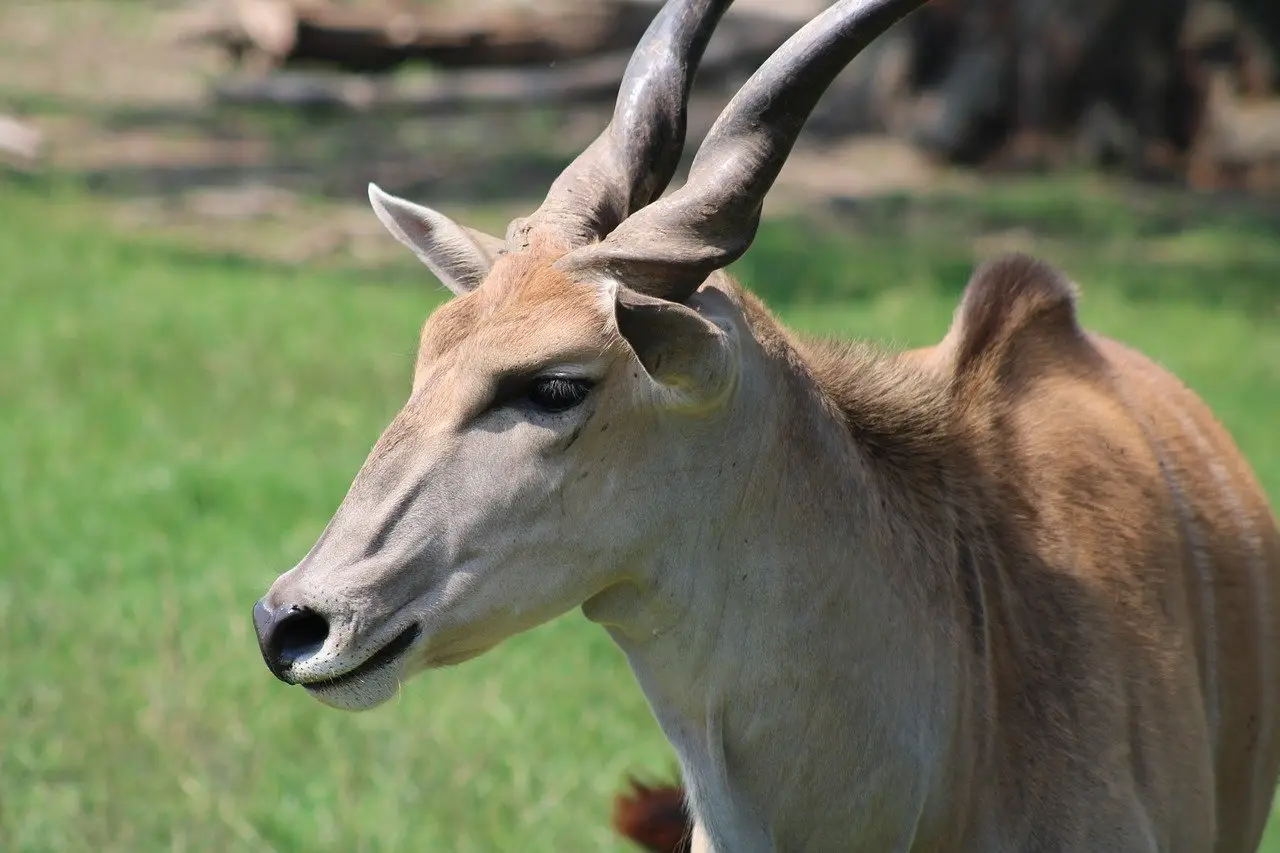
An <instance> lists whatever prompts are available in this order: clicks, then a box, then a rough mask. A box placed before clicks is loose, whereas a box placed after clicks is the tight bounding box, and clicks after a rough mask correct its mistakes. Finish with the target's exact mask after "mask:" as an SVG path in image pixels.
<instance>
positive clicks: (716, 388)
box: [614, 288, 737, 400]
mask: <svg viewBox="0 0 1280 853" xmlns="http://www.w3.org/2000/svg"><path fill="white" fill-rule="evenodd" d="M697 299H698V297H697V296H695V297H693V299H691V300H690V301H691V302H692V301H696V300H697ZM614 318H615V320H616V322H617V325H618V331H619V332H620V333H621V334H622V337H623V338H624V339H625V340H626V341H627V343H628V344H630V345H631V349H632V351H633V352H634V353H635V354H636V358H637V359H638V360H639V361H640V364H641V365H642V366H643V367H644V369H645V371H646V372H647V373H648V374H649V376H650V377H652V378H653V379H654V380H655V381H656V382H658V383H660V384H662V385H665V386H667V387H669V388H672V389H675V390H679V391H684V392H689V393H692V394H694V395H696V396H697V397H699V398H702V399H704V400H706V399H708V398H714V397H719V396H721V395H722V394H724V393H725V392H726V391H728V390H729V389H730V388H731V387H732V385H733V382H734V380H735V378H736V375H737V373H736V369H735V368H736V363H735V359H734V355H733V354H734V351H735V350H734V347H733V340H732V338H731V337H730V335H729V334H728V333H726V332H725V330H724V329H722V328H720V327H719V326H717V325H716V324H715V323H713V322H711V321H710V320H708V319H707V318H706V317H703V316H702V315H701V314H699V313H698V312H697V311H695V310H694V309H693V308H690V307H689V306H687V305H682V304H679V303H676V302H668V301H667V300H665V299H656V298H654V297H652V296H645V295H644V294H641V293H637V292H635V291H633V290H630V289H626V288H619V289H618V292H617V296H616V297H615V299H614Z"/></svg>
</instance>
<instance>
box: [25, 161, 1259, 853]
mask: <svg viewBox="0 0 1280 853" xmlns="http://www.w3.org/2000/svg"><path fill="white" fill-rule="evenodd" d="M1100 204H1101V203H1099V202H1096V200H1090V199H1088V198H1086V197H1083V196H1081V195H1080V194H1079V193H1077V194H1076V195H1072V192H1071V191H1068V190H1063V189H1062V188H1060V187H1059V188H1053V187H1050V186H1047V185H1046V186H1044V187H1041V188H1039V189H1036V188H1034V187H1033V188H1032V189H1030V190H1025V189H1011V190H1007V191H993V192H992V193H991V194H989V195H988V196H986V197H984V198H983V199H979V200H969V201H968V202H958V201H957V202H952V203H951V207H947V206H946V205H945V204H942V203H941V202H939V203H938V204H937V205H935V204H934V203H932V202H929V203H914V202H904V201H899V202H898V203H887V204H883V205H881V206H879V207H876V208H874V209H873V210H870V211H855V212H854V214H856V215H849V216H846V217H845V218H844V221H845V222H846V225H844V226H842V227H840V228H837V227H834V226H829V227H827V228H826V229H824V230H823V231H821V232H820V233H819V234H818V235H817V236H816V237H814V238H813V240H810V239H809V238H808V237H806V236H805V234H804V230H805V229H804V228H803V226H801V225H799V224H794V223H792V224H788V223H781V224H775V225H770V226H766V228H765V229H764V230H763V231H762V232H761V235H760V239H759V243H758V245H757V247H756V249H754V250H753V251H752V253H751V254H750V255H749V256H748V257H747V258H746V259H744V261H743V262H742V263H741V264H740V265H739V271H740V272H741V273H742V274H743V275H744V277H745V278H746V279H747V280H748V281H749V282H751V283H752V284H754V285H756V286H757V287H758V289H759V290H760V291H761V292H762V293H764V294H766V296H767V297H768V298H769V299H770V301H771V302H772V303H773V304H774V305H775V306H778V307H780V308H781V309H782V313H783V315H784V316H785V317H786V318H787V319H789V320H791V321H792V322H793V323H795V324H796V325H798V326H800V327H803V328H808V329H813V330H818V331H824V332H833V333H840V334H855V335H862V336H867V337H872V338H877V339H886V340H887V339H892V340H894V341H896V342H898V343H902V344H917V343H923V342H927V341H931V340H934V339H936V338H937V337H939V336H940V335H941V334H942V333H943V331H944V330H945V327H946V324H947V322H948V320H949V317H950V313H951V310H952V308H953V307H954V304H955V299H956V296H957V295H958V293H959V290H960V288H961V287H962V286H963V284H964V281H965V278H966V277H967V275H968V272H969V270H970V268H971V265H972V262H973V253H972V251H971V250H970V249H969V247H968V244H967V242H966V240H965V239H964V238H965V235H966V233H968V232H972V231H975V230H978V229H983V230H993V229H995V230H999V229H1002V228H1008V227H1012V226H1013V225H1019V224H1027V223H1029V224H1030V225H1031V227H1032V228H1033V229H1034V230H1035V231H1036V232H1037V233H1039V234H1041V235H1043V248H1044V253H1045V254H1047V255H1048V256H1049V257H1050V258H1051V259H1052V260H1055V261H1057V262H1060V263H1062V264H1063V265H1064V266H1065V267H1066V268H1067V269H1068V270H1069V271H1070V272H1071V273H1072V274H1073V276H1074V277H1076V278H1077V279H1078V280H1079V281H1080V282H1081V284H1082V286H1083V288H1084V296H1085V299H1084V309H1083V310H1084V314H1085V317H1086V319H1087V321H1088V322H1089V323H1090V324H1091V325H1092V326H1094V327H1096V328H1098V329H1100V330H1103V331H1105V332H1108V333H1111V334H1113V335H1116V336H1118V337H1120V338H1122V339H1124V340H1126V341H1129V342H1132V343H1134V344H1136V345H1138V346H1139V347H1141V348H1143V349H1145V350H1146V351H1148V352H1149V353H1151V354H1152V355H1153V356H1155V357H1157V358H1158V359H1160V360H1161V361H1163V362H1164V363H1165V364H1166V365H1168V366H1169V367H1171V368H1172V369H1174V370H1175V371H1176V372H1178V373H1179V374H1180V375H1181V376H1182V377H1184V379H1185V380H1186V381H1187V382H1189V383H1190V384H1191V385H1192V386H1193V387H1194V388H1196V389H1197V390H1198V391H1200V392H1201V393H1203V395H1204V396H1205V397H1206V398H1207V399H1208V400H1209V401H1210V403H1211V404H1212V405H1213V406H1214V408H1215V409H1216V411H1218V412H1219V413H1220V415H1221V417H1222V418H1223V419H1224V420H1225V421H1226V422H1227V424H1228V426H1229V427H1230V428H1231V430H1232V431H1233V433H1234V434H1235V435H1236V436H1237V438H1238V440H1239V442H1240V444H1241V445H1242V446H1243V448H1244V450H1245V452H1246V454H1247V455H1248V456H1249V457H1250V459H1251V460H1252V461H1253V463H1254V464H1255V466H1256V468H1257V470H1258V472H1259V474H1260V476H1261V477H1262V478H1263V480H1264V482H1265V483H1266V485H1267V487H1268V489H1269V490H1270V492H1271V494H1272V495H1276V496H1280V449H1277V446H1276V444H1275V429H1276V427H1277V425H1278V424H1280V320H1277V313H1276V308H1277V306H1278V305H1280V286H1277V284H1276V282H1277V281H1280V242H1278V241H1277V240H1276V239H1275V237H1274V234H1275V231H1274V227H1273V223H1268V222H1266V221H1264V220H1261V219H1254V218H1249V217H1244V216H1243V215H1232V217H1227V218H1223V219H1219V218H1210V219H1203V220H1196V219H1195V218H1194V217H1192V216H1191V215H1190V214H1187V216H1185V217H1183V219H1181V220H1177V217H1174V216H1172V215H1171V214H1170V212H1169V209H1168V208H1167V207H1163V206H1160V205H1156V206H1155V207H1156V209H1155V210H1154V211H1152V210H1146V209H1143V208H1142V207H1141V205H1138V206H1133V205H1123V204H1119V203H1108V205H1104V206H1099V205H1100ZM1224 216H1225V214H1224ZM1175 220H1177V221H1175ZM105 221H106V217H105V215H104V214H103V213H102V211H101V209H100V208H99V207H97V206H96V205H95V204H94V203H91V202H88V201H86V200H85V199H83V198H82V197H80V196H79V195H76V194H75V193H73V192H72V193H67V192H62V191H56V190H53V189H51V188H49V187H42V186H26V187H22V186H17V185H16V184H13V183H11V184H9V185H7V186H6V185H0V222H2V223H4V224H3V227H0V323H2V325H0V331H2V334H0V407H2V408H0V411H2V412H3V416H0V507H2V508H3V511H2V512H0V567H2V568H0V641H2V642H3V647H4V649H5V652H4V654H3V655H0V849H3V850H6V851H24V852H25V851H32V853H34V851H42V853H43V851H51V853H59V852H60V851H77V853H79V851H85V850H93V851H152V850H193V851H212V850H217V851H238V850H254V851H258V850H266V849H277V850H299V851H300V850H307V851H312V850H334V851H366V850H367V851H373V850H447V851H459V852H460V853H462V851H493V850H520V851H565V850H584V851H585V850H621V849H623V848H621V847H620V846H619V845H618V844H617V843H616V841H614V840H613V839H612V838H611V836H610V833H609V830H608V827H607V820H608V812H609V798H610V796H611V794H612V793H613V791H614V790H615V789H616V788H617V786H618V785H619V784H620V782H621V780H622V778H623V776H624V775H625V774H626V773H627V772H630V771H640V772H641V773H648V774H651V775H659V774H665V773H667V772H668V771H670V770H671V768H672V766H673V762H672V760H671V757H670V753H669V752H668V749H667V746H666V744H665V742H664V741H663V740H662V738H661V736H660V734H659V732H658V731H657V728H656V726H655V725H654V723H653V722H652V720H651V718H650V716H649V712H648V710H647V708H646V706H645V704H644V701H643V698H642V696H641V695H640V693H639V691H638V689H637V688H636V687H635V685H634V684H633V682H632V680H631V677H630V675H629V673H628V672H627V670H626V667H625V664H624V662H623V660H622V658H621V656H620V654H619V653H617V652H616V650H614V649H613V647H612V646H611V645H610V643H609V642H608V640H607V638H606V637H605V635H604V634H603V632H601V631H599V630H598V629H596V628H595V627H594V626H591V625H589V624H588V623H586V622H585V620H583V619H582V618H581V617H580V616H579V615H577V614H571V615H569V616H567V617H565V618H563V619H560V620H558V621H556V622H554V623H552V624H550V625H547V626H545V627H543V628H540V629H538V630H536V631H533V632H531V633H529V634H527V635H524V636H521V637H518V638H515V639H513V640H511V641H510V642H508V643H507V644H505V645H504V646H502V647H501V648H499V649H498V650H496V651H494V652H492V653H491V654H489V655H488V656H486V657H484V658H481V659H479V660H477V661H474V662H471V663H469V664H467V665H465V666H463V667H460V668H457V669H454V670H450V671H445V672H439V673H433V674H430V675H427V676H423V677H420V678H419V679H417V680H415V681H414V682H411V683H410V685H409V686H408V687H407V688H406V690H405V691H404V694H403V695H402V697H401V698H400V699H399V700H397V701H395V702H393V703H391V704H389V705H388V706H385V707H383V708H382V709H380V710H378V711H376V712H373V713H370V714H365V715H347V714H343V713H339V712H336V711H332V710H328V709H325V708H323V707H321V706H320V705H318V704H317V703H315V702H314V701H313V700H311V699H309V698H308V697H306V696H305V695H304V694H303V693H302V692H301V691H298V690H289V689H286V688H284V687H283V686H282V685H280V684H279V683H277V682H275V681H274V680H273V679H271V677H270V676H269V675H268V674H267V672H266V670H265V668H264V667H263V666H262V664H261V660H260V658H259V657H258V652H257V648H256V645H255V643H254V639H253V636H252V630H251V626H250V620H249V610H250V607H251V605H252V603H253V601H254V600H255V598H256V597H257V596H258V595H260V594H261V593H262V591H263V590H265V589H266V587H267V585H268V584H269V583H270V582H271V580H272V579H273V578H274V577H275V576H276V574H277V573H278V572H280V571H282V570H283V569H285V568H288V567H289V566H290V565H291V564H292V563H293V562H294V561H295V560H296V559H298V558H299V557H300V556H301V555H302V554H303V553H304V552H305V550H306V549H307V548H308V547H309V546H310V544H311V543H312V541H313V540H314V538H315V536H316V535H317V534H318V533H319V531H320V530H321V528H322V526H323V525H324V523H325V522H326V521H327V520H328V517H329V514H330V513H331V512H332V510H333V509H334V508H335V507H336V505H337V502H338V500H339V499H340V498H341V496H342V493H343V492H344V490H345V489H346V486H347V484H348V483H349V481H350V478H351V476H352V474H353V473H354V472H355V470H356V467H357V466H358V465H359V463H360V461H361V460H362V459H363V456H364V454H365V452H366V450H367V449H368V447H369V446H370V445H371V443H372V442H373V440H374V439H375V438H376V436H377V434H378V433H379V431H380V430H381V428H382V427H383V425H384V424H385V422H386V421H387V419H388V418H389V416H390V415H391V414H392V413H393V412H394V411H395V409H396V408H397V407H398V406H399V404H400V402H401V401H402V399H403V397H404V396H405V394H406V392H407V389H408V384H409V371H410V365H411V354H412V352H413V348H414V345H415V342H416V336H417V330H418V327H419V325H420V323H421V321H422V319H423V317H424V316H425V315H426V314H427V312H429V311H430V310H431V308H432V307H433V306H434V305H435V304H437V301H438V299H439V297H440V291H439V289H438V288H436V287H434V286H433V285H432V284H431V283H429V281H428V278H427V276H426V274H425V273H424V272H420V271H419V268H418V267H416V266H414V265H412V263H411V262H409V261H406V262H405V263H404V264H402V265H398V266H395V267H394V268H390V269H383V270H373V271H369V270H363V271H362V270H354V269H345V270H344V269H327V270H325V269H292V268H287V267H280V266H270V265H266V264H263V263H259V262H255V261H253V260H252V259H249V258H243V257H235V256H217V255H210V254H207V253H204V252H201V251H200V250H198V249H197V248H194V247H188V246H183V245H178V244H175V243H172V242H161V241H159V240H158V239H157V238H155V237H154V236H149V235H141V234H128V233H120V232H119V231H118V230H114V229H113V228H112V227H111V226H110V225H106V224H103V223H104V222H105ZM1197 223H1198V224H1197ZM810 246H816V248H813V249H811V250H810V249H807V248H806V247H810ZM1269 849H1273V850H1280V841H1278V842H1276V843H1274V846H1273V847H1271V848H1269Z"/></svg>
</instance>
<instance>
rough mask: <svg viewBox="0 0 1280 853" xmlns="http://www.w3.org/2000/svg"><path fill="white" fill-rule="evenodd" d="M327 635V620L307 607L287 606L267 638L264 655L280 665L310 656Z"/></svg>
mask: <svg viewBox="0 0 1280 853" xmlns="http://www.w3.org/2000/svg"><path fill="white" fill-rule="evenodd" d="M328 636H329V621H328V620H327V619H325V618H324V617H323V616H321V615H320V614H319V613H316V612H315V611H314V610H312V609H310V608H308V607H298V606H296V605H295V606H293V607H290V608H289V610H288V612H286V613H285V614H284V616H283V617H282V618H281V619H280V621H279V622H277V623H276V626H275V629H274V630H273V631H272V632H271V637H270V640H269V641H268V648H267V655H268V657H270V658H271V659H272V660H274V661H275V662H276V665H277V666H279V667H280V668H285V667H288V666H290V665H291V664H294V663H296V662H297V661H300V660H303V659H305V658H308V657H310V656H311V655H313V654H315V653H316V652H318V651H320V648H321V647H322V646H323V645H324V641H325V639H326V638H328Z"/></svg>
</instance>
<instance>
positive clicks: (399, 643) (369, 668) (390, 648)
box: [299, 624, 421, 692]
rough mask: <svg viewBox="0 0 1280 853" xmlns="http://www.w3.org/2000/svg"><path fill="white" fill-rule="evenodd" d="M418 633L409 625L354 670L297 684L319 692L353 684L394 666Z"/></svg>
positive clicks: (417, 628)
mask: <svg viewBox="0 0 1280 853" xmlns="http://www.w3.org/2000/svg"><path fill="white" fill-rule="evenodd" d="M420 632H421V629H420V628H419V627H418V626H417V625H416V624H414V625H410V626H409V627H408V628H405V629H404V630H403V631H401V632H400V633H399V634H397V635H396V636H395V637H394V638H393V639H392V640H391V642H389V643H387V644H386V645H385V646H383V647H382V648H381V649H379V650H378V651H376V652H374V653H373V655H372V656H371V657H369V658H368V659H367V660H366V661H365V662H364V663H362V664H360V665H359V666H357V667H356V668H355V669H349V670H347V671H346V672H344V673H342V674H341V675H334V676H331V677H329V678H323V679H320V680H318V681H304V682H299V683H300V684H301V685H302V686H303V687H305V688H306V689H307V690H311V691H320V692H329V691H332V690H334V689H338V688H342V687H345V686H347V685H350V684H354V683H356V682H358V681H360V680H361V679H364V678H367V677H369V676H370V675H374V674H375V673H378V672H381V671H382V670H384V669H386V668H387V667H389V666H391V665H392V664H394V663H395V662H396V661H397V660H398V659H399V658H400V656H401V655H403V654H404V653H405V652H406V651H408V650H409V648H410V647H411V646H412V645H413V644H414V642H415V641H416V640H417V639H418V634H419V633H420Z"/></svg>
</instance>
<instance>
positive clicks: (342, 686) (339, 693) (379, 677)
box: [304, 666, 400, 712]
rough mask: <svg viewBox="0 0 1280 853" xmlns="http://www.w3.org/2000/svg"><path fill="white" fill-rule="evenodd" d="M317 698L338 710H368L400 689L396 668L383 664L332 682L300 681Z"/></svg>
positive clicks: (385, 700)
mask: <svg viewBox="0 0 1280 853" xmlns="http://www.w3.org/2000/svg"><path fill="white" fill-rule="evenodd" d="M304 687H305V688H306V691H307V693H309V694H310V695H311V696H312V698H314V699H316V700H317V701H319V702H321V703H323V704H325V705H328V706H329V707H330V708H337V709H338V710H340V711H353V712H354V711H370V710H372V709H374V708H376V707H378V706H379V705H382V704H384V703H386V702H387V701H388V700H390V699H392V698H394V697H395V696H396V695H398V694H399V693H400V673H399V668H398V667H395V666H387V667H383V668H382V669H379V670H377V671H375V672H370V673H366V674H363V675H360V676H359V677H357V678H351V679H342V680H340V681H338V682H336V683H333V684H325V683H323V682H321V683H318V684H308V685H304Z"/></svg>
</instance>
